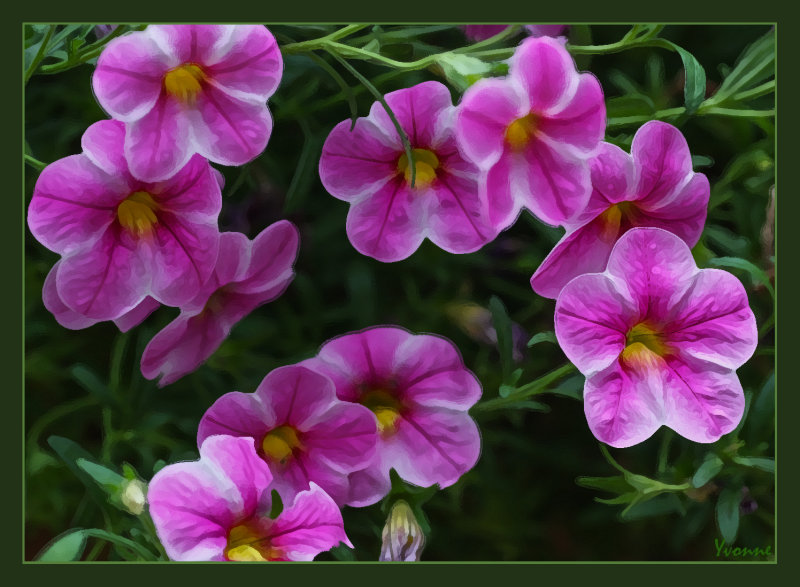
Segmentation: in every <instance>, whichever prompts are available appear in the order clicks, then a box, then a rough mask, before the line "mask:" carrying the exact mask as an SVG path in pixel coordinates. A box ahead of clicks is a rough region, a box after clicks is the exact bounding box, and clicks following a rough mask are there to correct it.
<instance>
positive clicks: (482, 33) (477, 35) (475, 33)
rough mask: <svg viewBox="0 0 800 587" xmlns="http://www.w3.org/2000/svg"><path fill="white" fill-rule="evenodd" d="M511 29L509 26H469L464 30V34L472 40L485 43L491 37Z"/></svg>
mask: <svg viewBox="0 0 800 587" xmlns="http://www.w3.org/2000/svg"><path fill="white" fill-rule="evenodd" d="M508 27H509V25H507V24H467V25H464V26H463V27H462V28H463V29H464V34H465V35H467V36H468V37H469V38H470V39H473V40H475V41H485V40H486V39H488V38H489V37H493V36H495V35H497V34H500V33H502V32H503V31H504V30H506V29H507V28H508Z"/></svg>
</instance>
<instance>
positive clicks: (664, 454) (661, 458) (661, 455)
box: [658, 428, 675, 475]
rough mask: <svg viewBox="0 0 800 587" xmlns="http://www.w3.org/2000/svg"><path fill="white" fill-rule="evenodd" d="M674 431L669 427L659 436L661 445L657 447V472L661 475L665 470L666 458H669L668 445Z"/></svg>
mask: <svg viewBox="0 0 800 587" xmlns="http://www.w3.org/2000/svg"><path fill="white" fill-rule="evenodd" d="M674 436H675V433H674V432H673V431H672V430H670V429H669V428H667V429H666V432H665V433H664V436H663V437H662V438H661V446H660V447H659V449H658V474H659V475H663V474H664V473H666V471H667V459H668V458H669V446H670V444H671V443H672V439H673V437H674Z"/></svg>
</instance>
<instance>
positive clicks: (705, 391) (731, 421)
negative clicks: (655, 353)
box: [664, 355, 745, 442]
mask: <svg viewBox="0 0 800 587" xmlns="http://www.w3.org/2000/svg"><path fill="white" fill-rule="evenodd" d="M666 366H667V368H666V376H665V379H664V404H665V410H664V413H665V421H664V423H665V424H666V425H667V426H669V427H670V428H672V429H673V430H675V432H677V433H678V434H680V435H681V436H683V437H684V438H688V439H689V440H691V441H694V442H715V441H716V440H719V438H720V437H721V436H722V435H723V434H727V433H728V432H731V431H732V430H733V429H734V428H736V426H738V425H739V422H740V421H741V419H742V415H743V414H744V403H745V400H744V392H743V391H742V385H741V383H739V378H738V377H737V376H736V372H735V371H733V370H732V369H728V368H727V367H724V366H720V365H715V364H713V363H706V362H705V361H698V360H696V359H692V358H691V357H684V356H682V355H677V356H668V357H666Z"/></svg>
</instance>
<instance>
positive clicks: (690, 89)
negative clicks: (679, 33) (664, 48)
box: [673, 44, 706, 114]
mask: <svg viewBox="0 0 800 587" xmlns="http://www.w3.org/2000/svg"><path fill="white" fill-rule="evenodd" d="M673 46H674V47H675V50H676V51H677V52H678V54H679V55H680V56H681V61H683V69H684V71H685V72H686V82H685V84H684V87H683V101H684V104H685V105H686V113H687V114H693V113H694V112H696V111H697V108H698V107H699V106H700V104H702V102H703V100H704V99H705V97H706V70H705V69H703V66H702V65H700V63H699V62H698V61H697V59H695V56H694V55H692V54H691V53H689V52H688V51H687V50H686V49H684V48H683V47H679V46H678V45H674V44H673Z"/></svg>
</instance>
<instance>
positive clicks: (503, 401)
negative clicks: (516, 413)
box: [473, 363, 575, 411]
mask: <svg viewBox="0 0 800 587" xmlns="http://www.w3.org/2000/svg"><path fill="white" fill-rule="evenodd" d="M574 370H575V365H573V364H572V363H567V364H566V365H562V366H561V367H559V368H558V369H555V370H553V371H550V373H547V374H545V375H542V376H541V377H539V378H538V379H534V380H533V381H531V382H530V383H526V384H525V385H523V386H521V387H518V388H517V389H515V390H514V391H512V392H511V393H510V394H509V395H507V396H506V397H497V398H494V399H490V400H487V401H483V402H480V403H479V404H477V405H476V406H475V407H474V408H473V410H474V411H486V410H497V409H503V408H507V407H513V404H515V403H516V402H518V401H522V400H525V399H528V398H530V397H532V396H534V395H537V394H539V393H546V392H547V387H548V386H549V385H550V384H552V383H554V382H556V381H558V380H559V379H561V378H562V377H564V376H565V375H568V374H570V373H572V372H573V371H574Z"/></svg>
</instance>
